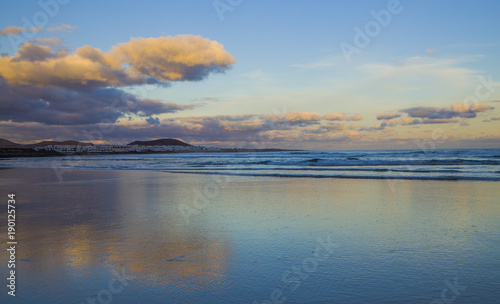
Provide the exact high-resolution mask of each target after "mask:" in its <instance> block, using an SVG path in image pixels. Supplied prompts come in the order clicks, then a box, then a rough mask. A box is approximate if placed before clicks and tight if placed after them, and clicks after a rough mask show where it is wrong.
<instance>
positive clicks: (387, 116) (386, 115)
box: [377, 112, 401, 120]
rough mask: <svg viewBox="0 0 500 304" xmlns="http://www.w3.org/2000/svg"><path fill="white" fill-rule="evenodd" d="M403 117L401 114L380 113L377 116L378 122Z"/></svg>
mask: <svg viewBox="0 0 500 304" xmlns="http://www.w3.org/2000/svg"><path fill="white" fill-rule="evenodd" d="M398 117H401V114H399V113H394V112H392V113H380V114H378V115H377V120H382V119H394V118H398Z"/></svg>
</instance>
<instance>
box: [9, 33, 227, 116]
mask: <svg viewBox="0 0 500 304" xmlns="http://www.w3.org/2000/svg"><path fill="white" fill-rule="evenodd" d="M235 61H236V59H235V58H234V57H233V56H232V55H231V54H229V53H228V52H227V51H225V50H224V47H223V46H222V45H221V44H220V43H218V42H216V41H211V40H208V39H205V38H203V37H200V36H191V35H180V36H176V37H159V38H147V39H145V38H140V39H132V40H131V41H129V42H127V43H121V44H118V45H116V46H114V47H113V48H112V50H111V51H109V52H103V51H101V50H99V49H97V48H93V47H91V46H88V45H87V46H83V47H80V48H78V49H77V50H76V51H75V52H73V53H69V52H68V51H67V50H65V49H63V48H62V47H61V43H60V41H59V40H55V39H37V40H33V41H31V42H27V43H24V44H22V45H21V46H20V48H19V49H18V52H17V53H16V54H15V56H4V57H1V58H0V91H1V92H2V94H1V95H0V121H15V122H39V123H44V124H54V125H57V124H60V125H68V124H93V123H99V122H104V121H105V122H107V123H109V122H111V123H113V122H116V121H117V119H119V118H120V117H123V116H126V115H129V114H136V115H139V116H151V115H156V114H162V113H173V112H176V111H180V110H185V109H191V108H193V106H192V105H177V104H174V103H164V102H162V101H160V100H151V99H139V98H137V97H136V96H133V95H132V94H129V93H126V92H124V91H122V90H121V89H120V87H125V86H129V85H138V84H159V85H163V86H166V85H168V84H169V83H170V82H172V81H197V80H202V79H204V78H206V77H207V76H208V75H209V74H211V73H218V72H223V71H225V70H226V69H228V68H230V67H231V65H232V64H233V63H234V62H235ZM149 121H150V122H152V123H155V122H156V120H154V119H153V118H150V120H149Z"/></svg>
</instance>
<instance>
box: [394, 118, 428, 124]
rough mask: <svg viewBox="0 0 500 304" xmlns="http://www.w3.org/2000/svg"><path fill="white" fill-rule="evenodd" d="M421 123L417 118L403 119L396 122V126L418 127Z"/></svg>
mask: <svg viewBox="0 0 500 304" xmlns="http://www.w3.org/2000/svg"><path fill="white" fill-rule="evenodd" d="M421 123H422V121H421V120H420V119H418V118H410V117H403V118H400V119H399V120H398V124H400V125H403V126H409V125H418V124H421Z"/></svg>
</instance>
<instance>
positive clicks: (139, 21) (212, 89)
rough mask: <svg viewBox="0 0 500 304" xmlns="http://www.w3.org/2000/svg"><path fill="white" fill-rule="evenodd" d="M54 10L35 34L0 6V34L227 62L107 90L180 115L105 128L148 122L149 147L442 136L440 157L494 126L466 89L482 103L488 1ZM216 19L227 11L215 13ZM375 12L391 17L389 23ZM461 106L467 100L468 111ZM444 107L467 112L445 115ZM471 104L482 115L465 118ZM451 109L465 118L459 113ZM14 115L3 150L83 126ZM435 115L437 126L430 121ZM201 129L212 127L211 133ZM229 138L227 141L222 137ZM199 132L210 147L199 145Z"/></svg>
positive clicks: (492, 8) (480, 138)
mask: <svg viewBox="0 0 500 304" xmlns="http://www.w3.org/2000/svg"><path fill="white" fill-rule="evenodd" d="M61 2H64V1H61ZM66 2H68V3H67V4H61V3H59V2H56V0H53V1H46V2H44V1H42V3H50V4H51V6H50V7H51V9H53V8H54V6H53V4H54V3H56V4H57V6H58V11H57V13H55V14H53V15H54V16H48V14H46V16H48V18H47V19H46V20H43V19H39V20H38V23H37V22H36V21H37V20H35V21H33V18H34V17H36V16H40V12H42V14H43V12H44V10H43V6H41V5H40V4H39V2H38V1H23V2H22V4H21V3H19V2H14V1H10V2H7V3H5V2H4V3H2V4H1V6H0V8H1V12H0V29H4V30H5V29H6V28H8V27H9V26H14V27H30V26H31V25H30V24H25V22H24V21H23V20H25V19H23V17H24V18H27V20H30V21H31V22H32V23H33V26H42V27H43V28H44V30H40V31H38V32H36V33H35V35H34V37H32V38H33V39H37V38H54V37H56V38H59V39H61V40H62V41H63V43H64V49H66V50H67V52H68V54H72V53H73V52H75V51H76V50H77V49H78V48H80V47H82V46H85V45H89V46H91V47H92V48H95V49H100V50H102V51H103V52H110V51H111V50H112V48H113V47H114V46H116V45H118V44H119V43H127V42H129V41H130V40H131V38H148V37H154V38H157V37H162V36H163V37H164V36H176V35H199V36H201V37H203V38H204V39H208V40H210V41H216V42H218V43H219V44H221V45H222V46H223V48H224V50H225V51H226V52H227V53H229V54H230V55H231V56H233V57H234V58H236V61H235V62H234V63H232V64H230V67H229V68H227V69H226V67H224V72H223V73H217V72H212V71H210V72H208V74H207V76H206V77H203V78H202V80H199V79H196V80H194V81H191V80H187V81H167V82H168V84H170V85H169V86H168V87H165V86H159V85H132V86H129V85H126V86H120V87H119V89H120V90H123V91H124V92H128V93H131V94H134V95H136V96H138V97H140V98H148V99H154V100H159V101H161V102H164V103H175V104H177V105H184V106H192V107H189V108H185V109H183V110H178V111H176V112H168V113H167V112H165V113H155V114H154V115H151V116H150V117H145V116H144V115H143V116H140V115H135V114H134V113H132V114H131V115H124V116H122V117H120V118H119V119H118V120H117V121H116V122H115V123H117V124H121V127H124V126H123V125H124V124H129V127H130V126H131V125H132V124H135V125H134V127H138V125H139V124H141V123H143V124H144V123H145V121H146V120H147V119H148V118H158V119H159V121H161V122H162V123H160V126H161V125H163V120H165V122H166V124H165V126H164V129H162V130H163V131H164V132H165V133H168V134H165V136H160V137H177V138H181V139H185V140H187V141H191V142H195V143H200V144H207V145H226V146H231V145H237V144H238V143H240V142H241V141H245V140H246V139H242V140H238V136H240V137H241V136H244V137H245V138H246V137H248V136H251V135H255V134H260V133H262V132H264V133H263V136H261V138H266V141H265V145H266V146H279V147H295V146H297V147H301V148H304V147H313V148H317V149H336V148H341V149H350V148H354V149H355V148H363V149H370V148H380V147H384V146H388V147H395V148H414V147H412V145H414V142H415V141H418V140H427V139H429V136H431V135H430V134H433V132H434V131H435V130H436V129H439V130H441V131H442V132H444V133H445V134H447V136H446V140H443V141H442V142H440V145H441V147H468V146H477V145H478V144H479V145H481V146H484V147H499V146H500V145H499V144H498V143H499V137H500V135H499V134H498V131H497V130H498V127H499V124H500V120H497V119H495V118H497V117H499V116H500V113H499V111H498V109H497V108H498V106H500V103H498V102H497V101H496V100H500V86H498V85H496V84H495V85H494V86H493V87H492V89H491V91H489V90H487V89H486V88H483V89H482V90H480V91H479V92H480V94H479V95H480V96H481V97H482V98H479V96H477V94H476V92H475V91H476V88H477V86H478V85H481V81H480V80H479V77H483V78H488V77H490V78H491V79H492V80H493V82H500V60H498V59H499V58H498V54H499V53H500V52H499V51H500V35H499V34H498V28H500V19H499V18H498V10H499V8H500V3H499V2H498V1H481V2H472V1H439V2H437V1H425V0H411V1H410V0H402V1H314V2H312V3H306V2H304V1H246V0H243V1H236V0H233V1H228V0H220V1H143V2H137V1H120V2H117V1H106V2H103V1H66ZM216 7H219V8H223V7H225V8H228V10H226V11H224V12H223V13H221V11H219V13H218V12H217V9H216ZM389 7H393V8H394V11H397V12H395V13H394V12H391V9H390V8H389ZM396 8H397V9H396ZM381 11H383V12H382V14H383V15H384V13H385V15H384V16H387V14H389V16H390V21H388V22H387V24H385V26H383V25H375V26H378V30H377V28H373V27H372V29H375V30H376V32H375V33H374V34H373V35H372V37H369V36H368V39H369V44H368V45H366V46H363V47H357V49H358V52H357V53H353V54H352V56H350V58H349V59H350V60H348V58H346V56H345V55H344V54H343V52H342V48H341V45H342V44H344V45H345V44H349V45H351V46H353V47H356V43H355V41H354V40H355V38H356V30H355V28H359V29H360V30H361V32H363V34H365V35H366V34H367V29H366V27H367V26H369V25H374V24H375V23H377V24H379V23H378V21H377V20H376V18H375V17H374V16H373V13H372V12H375V13H376V14H380V13H381ZM37 14H38V15H37ZM221 16H222V18H221ZM40 20H41V21H40ZM374 22H375V23H374ZM63 24H65V25H69V26H71V30H67V29H66V30H60V31H57V30H56V31H48V30H47V29H48V28H50V27H60V26H61V25H63ZM21 37H22V36H21ZM18 38H19V35H18V36H17V37H16V36H13V35H3V36H0V44H1V49H0V52H2V53H6V54H4V57H7V56H8V57H13V56H15V54H16V52H18V48H19V47H20V45H19V44H16V43H14V44H13V43H11V41H13V39H14V40H15V39H18ZM16 41H19V40H16ZM25 42H27V41H25ZM28 43H30V42H28ZM31 43H33V42H32V41H31ZM4 77H5V78H6V79H7V80H8V77H7V76H6V75H4ZM9 85H12V83H9ZM49 86H51V85H50V84H49ZM53 86H56V85H55V84H54V85H53ZM481 92H482V94H481ZM487 93H489V94H487ZM470 96H473V97H474V96H475V98H476V99H475V100H474V101H472V99H468V98H469V97H470ZM456 104H464V105H466V106H467V107H468V108H467V109H465V110H464V109H462V110H461V111H462V112H453V111H452V112H453V113H455V114H453V113H451V114H450V113H448V112H449V111H448V110H449V109H450V107H452V106H453V105H456ZM473 104H480V105H484V106H485V107H478V106H475V107H474V108H472V105H473ZM10 106H12V105H10ZM416 107H433V108H434V112H433V114H432V115H433V116H432V117H431V116H429V117H424V116H414V115H419V114H415V113H416V112H415V111H406V110H407V109H413V108H416ZM7 110H9V109H7ZM446 111H448V112H446ZM464 111H467V112H468V113H472V114H470V115H464V114H460V113H464ZM7 112H8V111H6V113H7ZM392 112H393V113H396V114H397V115H396V116H398V117H395V119H394V120H393V121H390V122H389V121H385V120H383V119H377V118H376V117H377V115H378V114H380V113H392ZM9 113H10V112H9ZM277 113H279V115H281V116H286V115H288V116H289V118H291V119H293V120H292V123H291V124H289V125H288V126H287V127H286V130H284V129H281V130H269V128H267V127H263V125H264V124H265V123H266V122H267V121H268V120H269V119H272V118H270V116H272V115H278V114H277ZM287 113H289V114H287ZM290 113H291V114H290ZM301 113H302V114H303V113H316V114H318V115H320V116H321V117H323V118H322V119H317V118H313V119H311V117H315V116H314V115H313V116H311V115H309V116H308V115H302V114H301ZM328 113H342V114H344V115H345V116H346V117H350V116H351V117H352V116H353V115H361V116H362V119H360V120H351V121H349V120H347V119H338V120H334V121H329V120H326V119H324V115H325V114H328ZM436 113H440V114H439V115H438V114H436ZM443 113H446V117H445V116H443V115H444V114H443ZM65 114H68V113H65ZM221 115H224V116H227V117H225V118H220V117H219V116H221ZM238 115H240V116H241V115H247V116H248V115H253V116H252V117H247V121H244V120H242V119H241V118H238V119H239V121H240V125H238V127H237V128H236V127H235V125H234V124H232V125H231V126H230V127H228V126H227V124H226V123H229V121H233V123H234V120H235V118H234V117H235V116H238ZM20 116H22V115H18V114H16V115H15V118H12V117H14V116H12V117H11V118H10V119H9V117H8V116H5V117H2V120H3V121H4V122H3V123H2V124H1V125H0V137H3V138H7V137H11V138H12V136H9V135H8V134H11V131H12V130H17V132H16V134H19V135H18V136H17V138H12V139H16V140H24V141H30V140H36V139H42V138H40V136H42V137H43V139H63V137H64V138H67V137H68V136H75V137H80V138H76V139H80V140H82V139H84V138H81V132H79V129H78V128H86V129H88V128H92V127H91V126H89V125H85V126H84V125H80V127H78V126H76V125H72V126H71V128H70V129H72V130H73V131H72V132H73V133H69V131H66V132H63V131H62V129H63V125H64V124H66V125H67V122H65V123H59V124H58V123H57V121H56V120H53V121H52V122H50V123H49V124H48V123H47V122H46V121H45V122H44V121H37V120H36V119H33V118H30V119H31V120H30V119H27V118H26V119H21V118H19V117H20ZM27 116H30V117H31V116H33V115H32V113H30V114H29V115H27ZM472 116H474V117H472ZM216 117H219V118H217V119H216ZM307 117H309V118H307ZM438 117H439V119H443V118H445V119H448V121H443V120H436V119H437V118H438ZM285 118H286V117H285ZM400 118H417V119H419V121H415V123H412V124H405V123H407V120H406V121H398V119H400ZM175 119H176V123H177V124H183V123H185V122H186V120H189V122H190V123H193V121H194V120H196V119H197V121H196V123H193V124H196V125H201V126H202V127H203V128H206V130H202V131H201V132H200V133H199V134H198V135H197V134H196V133H195V132H193V131H192V130H191V131H190V132H187V131H183V130H182V128H181V127H182V126H179V125H175V126H174V125H172V124H173V122H174V120H175ZM424 119H427V120H424ZM207 120H209V121H210V125H207ZM214 120H217V122H218V123H219V125H214ZM384 122H385V125H384ZM37 123H39V124H41V127H42V128H43V129H44V130H46V132H47V134H46V135H45V136H43V134H41V133H36V134H35V133H33V132H32V129H30V125H29V124H37ZM259 123H260V125H259ZM340 124H341V125H340ZM94 125H95V126H97V125H98V124H96V123H95V122H94ZM95 126H94V127H95ZM160 126H159V125H158V124H156V125H154V126H151V128H156V129H155V130H154V131H151V130H149V129H148V128H146V127H147V126H143V127H141V128H142V129H141V130H143V131H144V132H143V136H142V137H144V138H153V137H158V136H159V135H160V131H161V130H158V128H160ZM259 126H260V127H259ZM210 128H212V129H210ZM245 128H247V129H245ZM66 129H68V128H67V127H66ZM235 129H236V130H237V131H238V132H241V133H234V132H232V131H234V130H235ZM243 129H244V130H243ZM2 130H3V132H2ZM441 131H440V132H441ZM204 132H206V133H204ZM210 132H215V133H216V134H219V136H220V138H219V139H218V140H217V139H215V138H212V137H211V136H208V135H207V134H208V133H210ZM231 132H232V133H231ZM2 133H4V134H5V135H4V134H2ZM434 133H435V132H434ZM139 134H140V133H130V132H129V133H127V132H125V131H123V133H120V132H116V133H110V134H106V137H105V138H102V140H103V141H109V142H123V141H126V140H129V139H132V136H138V135H139ZM144 138H137V139H144ZM8 139H9V138H8ZM134 139H135V138H134ZM431 140H433V139H432V138H431ZM246 141H248V140H246Z"/></svg>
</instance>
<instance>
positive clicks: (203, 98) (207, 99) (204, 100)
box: [191, 96, 219, 102]
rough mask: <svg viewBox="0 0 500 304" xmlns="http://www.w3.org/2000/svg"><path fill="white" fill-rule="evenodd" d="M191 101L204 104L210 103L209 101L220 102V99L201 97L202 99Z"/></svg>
mask: <svg viewBox="0 0 500 304" xmlns="http://www.w3.org/2000/svg"><path fill="white" fill-rule="evenodd" d="M191 101H203V102H209V101H219V99H217V98H215V97H208V96H207V97H200V98H194V99H191Z"/></svg>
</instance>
